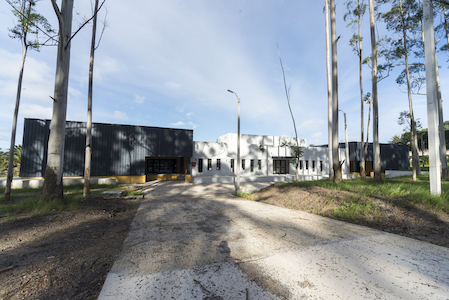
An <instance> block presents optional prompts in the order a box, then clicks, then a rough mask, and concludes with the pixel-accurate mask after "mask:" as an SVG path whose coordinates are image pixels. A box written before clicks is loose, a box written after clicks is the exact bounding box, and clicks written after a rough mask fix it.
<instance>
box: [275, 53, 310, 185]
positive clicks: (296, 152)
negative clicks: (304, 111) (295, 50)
mask: <svg viewBox="0 0 449 300" xmlns="http://www.w3.org/2000/svg"><path fill="white" fill-rule="evenodd" d="M278 54H279V62H280V64H281V69H282V78H283V79H284V89H285V96H286V97H287V103H288V109H289V110H290V115H291V116H292V121H293V128H294V129H295V138H296V145H290V144H288V145H287V144H284V145H283V146H284V147H286V146H288V147H290V149H291V151H292V157H293V160H292V162H293V164H294V165H295V169H296V181H299V172H298V167H299V159H300V158H301V156H302V154H303V153H304V151H303V150H301V147H299V140H298V131H297V129H296V122H295V117H294V116H293V111H292V107H291V105H290V89H289V88H287V82H286V80H285V71H284V65H283V64H282V59H281V52H280V51H279V46H278Z"/></svg>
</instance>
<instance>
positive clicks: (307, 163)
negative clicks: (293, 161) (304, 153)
mask: <svg viewBox="0 0 449 300" xmlns="http://www.w3.org/2000/svg"><path fill="white" fill-rule="evenodd" d="M308 169H309V161H308V160H306V170H308Z"/></svg>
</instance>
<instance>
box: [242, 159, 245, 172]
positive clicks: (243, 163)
mask: <svg viewBox="0 0 449 300" xmlns="http://www.w3.org/2000/svg"><path fill="white" fill-rule="evenodd" d="M242 170H245V160H244V159H242Z"/></svg>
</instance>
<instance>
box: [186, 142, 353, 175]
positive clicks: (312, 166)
mask: <svg viewBox="0 0 449 300" xmlns="http://www.w3.org/2000/svg"><path fill="white" fill-rule="evenodd" d="M234 136H236V134H226V135H224V136H221V137H220V138H219V139H218V141H219V142H194V149H193V156H192V159H191V163H194V164H196V166H190V168H191V174H192V177H193V178H194V179H193V182H198V179H195V177H224V176H231V177H232V176H235V175H236V172H232V171H231V160H232V159H234V170H235V171H236V170H237V143H236V141H234V140H233V138H234ZM243 137H244V138H243V139H242V141H241V144H240V158H241V159H242V160H245V169H243V168H241V171H240V176H242V177H251V176H281V175H282V176H286V175H295V172H296V170H295V166H294V165H293V164H292V163H288V173H287V174H279V175H278V174H273V160H287V161H288V162H290V161H291V151H290V148H288V147H280V146H279V144H280V143H281V144H282V139H286V138H284V137H270V136H250V135H248V136H246V135H243ZM293 140H294V139H293ZM228 141H229V142H230V144H228V143H227V142H228ZM261 141H269V142H271V145H267V144H265V146H264V150H261V149H260V145H261V144H257V142H261ZM250 142H251V143H253V142H254V143H256V144H250ZM279 142H280V143H279ZM304 143H305V141H304ZM302 149H303V150H304V154H303V156H302V157H301V159H300V161H302V162H301V163H300V168H299V175H300V176H306V175H327V174H329V159H328V151H327V148H323V147H303V148H302ZM339 152H340V157H341V159H340V160H341V161H343V160H345V149H339ZM200 159H202V161H203V171H202V172H199V168H198V167H199V160H200ZM209 160H210V168H209V164H208V163H209ZM218 160H219V161H220V169H217V162H218ZM251 160H252V161H253V163H254V168H253V170H252V171H251ZM259 160H260V162H261V168H260V169H259V165H258V162H259ZM321 165H322V166H321ZM301 166H302V168H301ZM342 168H343V169H342V171H343V174H347V173H349V170H348V169H347V168H346V164H343V166H342ZM229 180H230V179H229Z"/></svg>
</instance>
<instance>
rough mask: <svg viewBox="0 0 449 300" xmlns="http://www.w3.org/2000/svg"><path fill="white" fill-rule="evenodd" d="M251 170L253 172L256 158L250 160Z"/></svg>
mask: <svg viewBox="0 0 449 300" xmlns="http://www.w3.org/2000/svg"><path fill="white" fill-rule="evenodd" d="M250 171H251V172H254V159H251V162H250Z"/></svg>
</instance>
